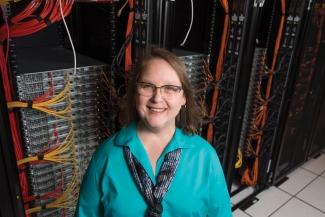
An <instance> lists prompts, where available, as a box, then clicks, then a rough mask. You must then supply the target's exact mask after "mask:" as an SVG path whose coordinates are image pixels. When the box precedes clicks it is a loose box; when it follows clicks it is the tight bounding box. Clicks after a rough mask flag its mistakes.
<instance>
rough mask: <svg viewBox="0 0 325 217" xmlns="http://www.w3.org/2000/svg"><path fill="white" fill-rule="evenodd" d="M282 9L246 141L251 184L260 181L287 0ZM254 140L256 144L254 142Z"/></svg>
mask: <svg viewBox="0 0 325 217" xmlns="http://www.w3.org/2000/svg"><path fill="white" fill-rule="evenodd" d="M281 10H282V16H281V21H280V25H279V30H278V35H277V39H276V43H275V47H274V54H273V60H272V66H271V68H270V69H269V70H268V69H267V68H266V67H265V72H267V76H265V74H261V75H260V79H263V78H267V79H268V81H267V85H266V92H265V94H263V91H262V88H261V86H260V83H261V82H258V87H257V91H256V104H255V110H254V114H253V115H254V118H253V120H252V128H251V133H250V135H249V137H250V138H248V139H247V143H246V150H245V156H246V157H250V158H254V159H255V160H254V163H253V168H252V170H251V169H250V168H248V167H247V168H246V169H245V170H244V172H243V175H242V183H244V184H246V185H249V186H251V185H255V184H256V183H257V181H258V165H259V155H260V151H261V149H262V147H261V146H262V144H261V143H262V135H263V131H262V129H264V127H265V123H266V116H267V108H268V102H269V101H270V100H271V99H272V97H271V96H270V95H271V87H272V81H273V74H274V73H275V67H276V62H277V59H278V53H279V49H280V42H281V39H282V34H283V26H284V23H285V13H286V7H285V0H281ZM281 64H282V61H281V62H280V63H279V65H280V66H281ZM262 65H263V66H265V65H266V64H265V61H264V59H263V61H262ZM253 142H254V144H255V145H253V144H252V143H253ZM254 146H255V148H254Z"/></svg>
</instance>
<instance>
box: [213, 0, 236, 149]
mask: <svg viewBox="0 0 325 217" xmlns="http://www.w3.org/2000/svg"><path fill="white" fill-rule="evenodd" d="M220 3H221V5H222V6H223V8H224V10H225V20H224V26H223V34H222V38H221V47H220V53H219V57H218V62H217V66H216V74H215V81H216V82H219V81H220V78H221V75H222V66H223V63H224V57H225V54H226V45H227V41H228V37H229V26H230V21H229V6H228V1H227V0H220ZM218 94H219V88H218V87H217V86H216V87H215V88H214V92H213V96H212V104H211V110H210V118H213V117H215V113H216V110H217V101H218ZM212 140H213V124H212V123H209V124H208V130H207V141H208V142H209V143H211V144H212Z"/></svg>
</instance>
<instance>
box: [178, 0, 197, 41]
mask: <svg viewBox="0 0 325 217" xmlns="http://www.w3.org/2000/svg"><path fill="white" fill-rule="evenodd" d="M191 9H192V14H191V24H190V28H189V29H188V31H187V34H186V36H185V39H184V41H183V42H182V43H181V46H183V45H184V44H185V42H186V40H187V37H188V34H190V31H191V28H192V24H193V16H194V12H193V11H194V10H193V0H191Z"/></svg>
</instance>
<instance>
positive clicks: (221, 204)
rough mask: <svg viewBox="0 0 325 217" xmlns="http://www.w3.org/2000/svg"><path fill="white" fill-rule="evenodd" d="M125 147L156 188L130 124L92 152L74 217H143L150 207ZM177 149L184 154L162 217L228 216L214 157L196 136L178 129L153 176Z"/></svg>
mask: <svg viewBox="0 0 325 217" xmlns="http://www.w3.org/2000/svg"><path fill="white" fill-rule="evenodd" d="M123 146H129V147H130V151H131V152H132V153H133V155H134V156H135V157H136V158H137V160H138V161H139V162H140V163H141V164H142V166H143V167H144V168H145V170H146V171H147V173H148V175H149V176H150V178H151V180H152V182H153V184H154V185H155V184H156V177H157V176H158V172H156V173H155V174H156V177H155V176H154V173H153V171H152V167H151V164H150V161H149V157H148V155H147V152H146V151H145V149H144V147H143V145H142V144H141V141H140V139H139V138H138V136H137V134H136V122H133V123H132V124H130V125H129V126H128V127H126V128H124V129H122V130H121V131H120V132H118V133H117V134H115V135H113V136H112V137H110V138H109V139H107V140H106V141H105V142H103V144H101V145H100V146H99V147H98V148H97V150H96V151H95V153H94V155H93V157H92V160H91V162H90V164H89V166H88V169H87V172H86V173H85V176H84V178H83V181H82V185H81V188H80V195H79V201H78V205H77V209H76V214H75V216H77V217H84V216H85V217H92V216H94V217H95V216H96V217H103V216H105V217H109V216H114V217H127V216H132V217H144V214H145V211H146V209H147V207H148V206H147V204H146V202H145V200H144V198H143V197H142V195H141V192H140V191H139V189H138V187H137V185H136V183H135V181H134V180H133V178H132V176H131V173H130V172H129V169H128V166H127V163H126V161H125V159H124V155H123ZM177 148H182V153H181V157H180V161H179V165H178V168H177V170H176V174H175V177H174V180H173V182H172V183H171V185H170V187H169V190H168V192H167V193H166V195H165V197H164V199H163V201H162V206H163V213H162V217H180V216H184V217H190V216H198V217H199V216H212V217H230V216H232V214H231V206H230V198H229V194H228V190H227V186H226V183H225V178H224V174H223V171H222V168H221V165H220V162H219V159H218V156H217V154H216V151H215V150H214V149H213V147H212V146H211V145H210V144H209V143H208V142H207V141H205V140H204V139H203V138H201V137H200V136H198V135H194V136H191V135H185V134H183V133H182V130H180V129H178V128H176V131H175V134H174V137H173V139H172V140H171V141H170V143H169V144H168V146H167V147H166V149H165V150H164V152H163V153H162V155H161V156H160V158H159V159H158V162H157V166H156V169H157V171H159V170H160V167H161V165H162V163H163V161H164V157H165V154H166V153H168V152H170V151H172V150H175V149H177Z"/></svg>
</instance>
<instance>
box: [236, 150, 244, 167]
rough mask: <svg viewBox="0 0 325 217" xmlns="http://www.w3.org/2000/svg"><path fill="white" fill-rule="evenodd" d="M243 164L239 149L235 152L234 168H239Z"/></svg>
mask: <svg viewBox="0 0 325 217" xmlns="http://www.w3.org/2000/svg"><path fill="white" fill-rule="evenodd" d="M242 163H243V154H242V152H241V150H240V149H238V152H237V162H236V164H235V168H240V167H241V165H242Z"/></svg>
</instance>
